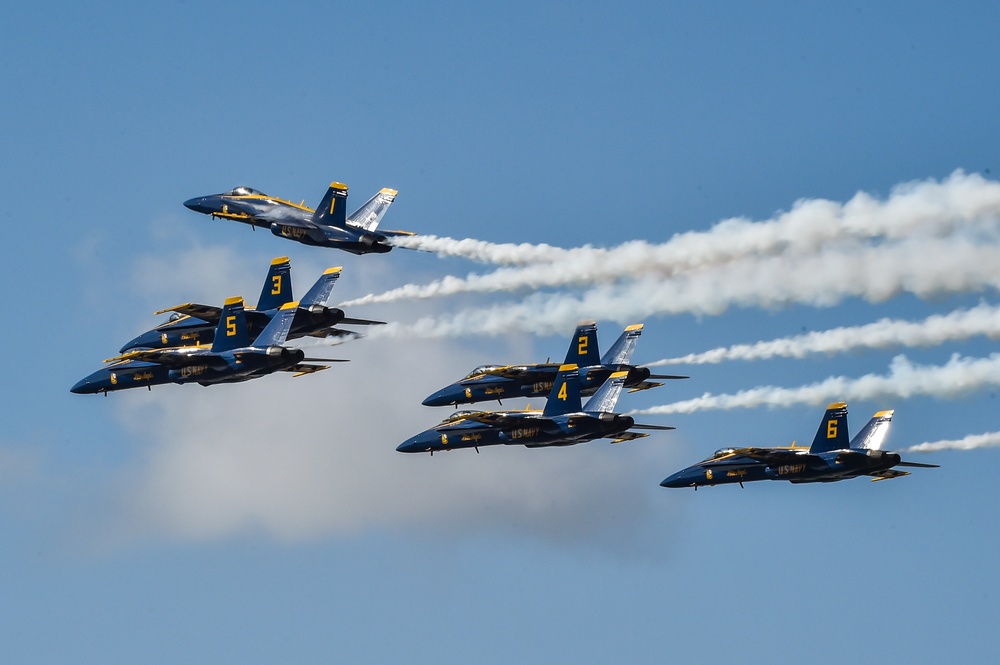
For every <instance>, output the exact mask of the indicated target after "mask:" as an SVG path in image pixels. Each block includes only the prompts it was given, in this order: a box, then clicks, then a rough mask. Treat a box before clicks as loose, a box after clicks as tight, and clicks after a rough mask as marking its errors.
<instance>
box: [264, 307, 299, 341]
mask: <svg viewBox="0 0 1000 665" xmlns="http://www.w3.org/2000/svg"><path fill="white" fill-rule="evenodd" d="M298 308H299V303H298V301H292V302H289V303H285V304H284V305H282V306H281V309H279V310H278V313H277V314H275V315H274V317H273V318H272V319H271V321H270V322H269V323H268V324H267V327H265V328H264V329H263V330H261V331H260V334H259V335H258V336H257V339H256V340H254V343H253V345H254V346H257V347H261V348H263V347H265V346H281V345H282V344H284V343H285V340H286V339H288V331H289V330H290V329H291V327H292V319H294V318H295V312H296V310H298Z"/></svg>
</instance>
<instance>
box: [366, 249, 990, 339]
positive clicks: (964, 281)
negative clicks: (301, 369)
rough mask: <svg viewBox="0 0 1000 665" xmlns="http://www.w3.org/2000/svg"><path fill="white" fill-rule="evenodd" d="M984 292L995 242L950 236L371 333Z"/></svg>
mask: <svg viewBox="0 0 1000 665" xmlns="http://www.w3.org/2000/svg"><path fill="white" fill-rule="evenodd" d="M984 289H993V290H997V289H1000V238H996V239H994V240H993V241H986V240H985V239H984V237H983V236H982V235H979V236H974V235H969V234H967V233H965V232H959V233H956V234H954V235H952V236H950V237H946V238H936V237H931V238H929V237H926V236H916V237H912V238H906V239H903V240H899V241H892V242H891V243H887V244H883V245H879V246H876V247H872V246H868V245H865V244H861V243H856V242H849V241H841V242H837V243H829V244H828V245H827V246H825V247H823V248H822V249H821V250H820V251H819V252H818V253H816V254H812V255H808V256H805V255H800V254H793V255H789V256H768V257H746V258H743V259H741V260H739V261H734V262H731V263H729V264H727V265H725V266H718V267H716V268H714V269H712V270H705V271H698V272H694V273H690V274H684V275H676V276H674V277H673V278H671V279H659V278H653V277H646V278H643V279H638V280H635V281H630V282H625V283H621V284H606V285H598V286H596V287H593V288H591V289H589V290H587V291H584V292H583V293H582V294H578V295H574V294H571V293H565V292H564V293H536V294H532V295H530V296H528V297H526V298H524V299H523V300H521V301H519V302H508V303H500V304H495V305H492V306H489V307H481V308H467V309H464V310H462V311H459V312H457V313H454V314H450V315H443V316H439V317H425V318H423V319H420V320H418V321H416V322H415V323H412V324H408V325H397V326H387V327H385V328H384V329H383V330H380V331H378V332H379V333H381V334H412V335H418V336H422V337H446V336H454V335H468V334H486V335H500V334H505V333H509V332H532V333H538V334H553V333H559V332H561V331H565V330H567V329H572V327H573V326H574V325H575V323H576V322H577V321H578V320H580V319H581V318H593V317H594V313H595V312H599V313H600V316H601V318H602V319H605V320H612V321H617V322H619V323H622V324H627V323H636V322H637V321H641V320H642V319H643V318H644V317H647V316H653V315H661V314H681V313H691V314H698V315H717V314H720V313H722V312H724V311H726V310H727V309H728V308H729V307H732V306H734V305H738V306H741V307H764V308H772V309H776V308H780V307H784V306H787V305H790V304H810V305H814V306H823V307H828V306H832V305H835V304H837V303H839V302H841V301H843V300H844V299H845V298H848V297H859V298H863V299H865V300H867V301H869V302H882V301H884V300H887V299H889V298H891V297H894V296H897V295H899V294H902V293H910V294H913V295H915V296H917V297H920V298H930V297H934V296H938V295H942V294H948V293H966V292H970V291H979V290H984ZM373 334H374V331H373Z"/></svg>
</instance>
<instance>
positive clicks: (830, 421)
mask: <svg viewBox="0 0 1000 665" xmlns="http://www.w3.org/2000/svg"><path fill="white" fill-rule="evenodd" d="M850 440H851V439H850V435H849V434H848V433H847V404H846V403H844V402H834V403H833V404H831V405H829V406H828V407H826V413H825V414H824V415H823V420H822V421H821V422H820V424H819V429H818V430H816V438H814V439H813V442H812V446H810V447H809V452H811V453H825V452H829V451H831V450H846V449H847V448H849V447H850Z"/></svg>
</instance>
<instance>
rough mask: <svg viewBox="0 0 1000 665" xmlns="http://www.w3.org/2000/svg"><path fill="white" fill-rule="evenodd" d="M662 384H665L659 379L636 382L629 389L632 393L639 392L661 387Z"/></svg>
mask: <svg viewBox="0 0 1000 665" xmlns="http://www.w3.org/2000/svg"><path fill="white" fill-rule="evenodd" d="M662 385H663V384H662V383H660V382H659V381H643V382H641V383H637V384H635V385H634V386H632V387H631V388H629V389H628V391H629V392H630V393H637V392H639V391H640V390H649V389H650V388H659V387H660V386H662Z"/></svg>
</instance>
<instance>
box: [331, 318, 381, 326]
mask: <svg viewBox="0 0 1000 665" xmlns="http://www.w3.org/2000/svg"><path fill="white" fill-rule="evenodd" d="M338 323H343V324H346V325H349V326H384V325H385V321H372V320H371V319H352V318H344V319H342V320H340V321H338Z"/></svg>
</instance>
